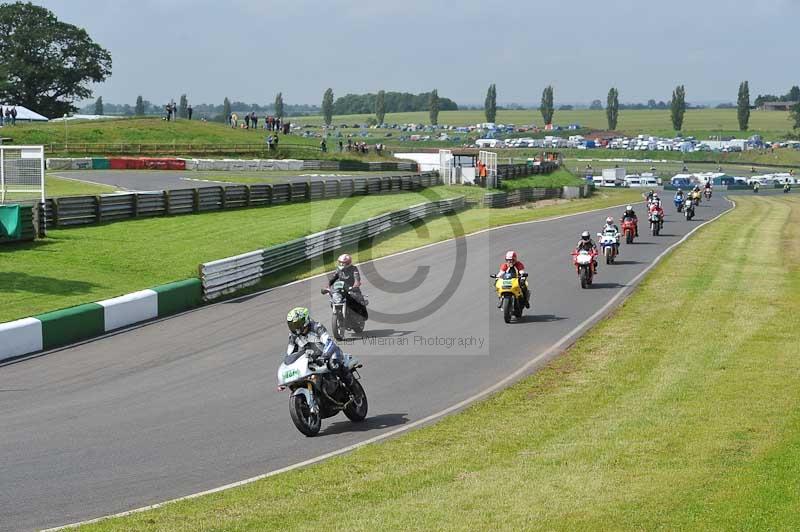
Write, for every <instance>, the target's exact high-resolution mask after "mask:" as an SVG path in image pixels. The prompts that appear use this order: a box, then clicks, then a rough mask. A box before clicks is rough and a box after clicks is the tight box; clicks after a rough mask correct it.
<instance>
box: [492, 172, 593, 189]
mask: <svg viewBox="0 0 800 532" xmlns="http://www.w3.org/2000/svg"><path fill="white" fill-rule="evenodd" d="M585 183H586V181H585V180H583V179H579V178H577V177H575V174H573V173H572V172H570V171H569V170H567V169H566V168H559V169H558V170H556V171H555V172H553V173H551V174H547V175H534V176H529V177H521V178H518V179H506V180H504V181H503V182H502V183H501V185H500V187H501V188H502V189H503V190H514V189H517V188H527V187H544V188H557V187H564V186H579V185H583V184H585Z"/></svg>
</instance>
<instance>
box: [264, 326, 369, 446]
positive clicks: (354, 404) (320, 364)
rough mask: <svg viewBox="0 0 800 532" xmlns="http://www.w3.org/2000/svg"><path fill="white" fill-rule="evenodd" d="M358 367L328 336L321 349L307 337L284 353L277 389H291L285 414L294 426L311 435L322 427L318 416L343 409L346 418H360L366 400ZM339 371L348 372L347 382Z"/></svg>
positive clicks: (331, 414)
mask: <svg viewBox="0 0 800 532" xmlns="http://www.w3.org/2000/svg"><path fill="white" fill-rule="evenodd" d="M342 367H343V368H344V370H342ZM360 367H362V364H361V363H360V362H359V361H358V360H357V359H356V358H354V357H352V356H351V355H349V354H348V353H344V352H343V351H342V350H341V349H340V348H339V347H338V346H337V345H336V344H335V343H334V342H333V340H328V343H327V344H326V345H325V347H324V349H323V351H322V352H320V349H319V347H318V346H317V345H316V344H315V343H314V342H313V341H311V340H309V341H308V342H307V343H306V344H304V345H303V346H302V347H301V348H300V349H298V350H297V351H294V352H292V353H287V354H286V356H285V357H284V359H283V362H282V363H281V365H280V367H279V368H278V390H279V391H283V390H286V389H288V390H289V391H290V392H291V395H290V396H289V415H290V416H291V418H292V422H293V423H294V426H295V427H297V430H299V431H300V432H302V433H303V434H305V435H306V436H315V435H316V434H318V433H319V431H320V428H322V420H323V419H325V418H328V417H333V416H335V415H336V414H338V413H339V412H344V415H345V416H347V418H348V419H349V420H350V421H353V422H359V421H364V419H366V417H367V408H368V404H367V394H366V393H365V392H364V388H363V387H362V386H361V382H360V379H361V375H359V373H358V368H360ZM342 371H346V372H349V374H350V375H351V378H350V381H351V384H350V386H347V385H346V384H345V383H344V382H343V381H342V379H341V378H340V373H341V372H342Z"/></svg>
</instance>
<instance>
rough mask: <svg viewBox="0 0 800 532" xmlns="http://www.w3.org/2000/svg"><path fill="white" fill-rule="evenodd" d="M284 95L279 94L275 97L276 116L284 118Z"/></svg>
mask: <svg viewBox="0 0 800 532" xmlns="http://www.w3.org/2000/svg"><path fill="white" fill-rule="evenodd" d="M283 113H284V110H283V93H282V92H279V93H278V94H276V95H275V116H276V117H278V118H283Z"/></svg>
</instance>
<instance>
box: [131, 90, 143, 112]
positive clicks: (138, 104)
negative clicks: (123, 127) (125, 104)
mask: <svg viewBox="0 0 800 532" xmlns="http://www.w3.org/2000/svg"><path fill="white" fill-rule="evenodd" d="M133 112H134V114H135V115H136V116H144V98H142V96H141V94H140V95H139V96H137V97H136V107H135V108H134V111H133Z"/></svg>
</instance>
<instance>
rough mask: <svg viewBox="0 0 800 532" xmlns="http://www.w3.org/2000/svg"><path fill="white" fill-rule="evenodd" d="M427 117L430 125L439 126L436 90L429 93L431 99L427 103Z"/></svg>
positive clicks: (437, 94) (437, 92)
mask: <svg viewBox="0 0 800 532" xmlns="http://www.w3.org/2000/svg"><path fill="white" fill-rule="evenodd" d="M428 115H429V116H430V118H431V125H433V126H437V125H439V91H438V90H436V89H433V90H432V91H431V98H430V100H429V101H428Z"/></svg>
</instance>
